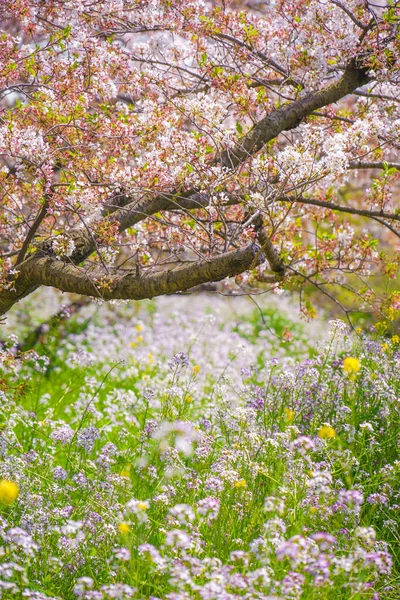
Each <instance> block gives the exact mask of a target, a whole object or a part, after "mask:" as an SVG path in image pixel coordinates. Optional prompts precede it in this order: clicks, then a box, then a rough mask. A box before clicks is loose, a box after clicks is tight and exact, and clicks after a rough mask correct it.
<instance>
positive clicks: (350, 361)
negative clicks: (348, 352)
mask: <svg viewBox="0 0 400 600" xmlns="http://www.w3.org/2000/svg"><path fill="white" fill-rule="evenodd" d="M360 368H361V363H360V361H359V360H358V358H354V357H352V356H347V357H346V358H345V359H344V361H343V371H344V372H345V373H348V374H349V375H352V374H355V373H358V371H359V370H360Z"/></svg>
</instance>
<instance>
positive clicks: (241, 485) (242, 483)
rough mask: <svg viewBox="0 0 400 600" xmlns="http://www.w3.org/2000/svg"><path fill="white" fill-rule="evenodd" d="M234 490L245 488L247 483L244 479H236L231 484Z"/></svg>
mask: <svg viewBox="0 0 400 600" xmlns="http://www.w3.org/2000/svg"><path fill="white" fill-rule="evenodd" d="M233 485H234V487H235V488H245V487H247V483H246V481H245V480H244V479H238V480H237V481H235V482H234V483H233Z"/></svg>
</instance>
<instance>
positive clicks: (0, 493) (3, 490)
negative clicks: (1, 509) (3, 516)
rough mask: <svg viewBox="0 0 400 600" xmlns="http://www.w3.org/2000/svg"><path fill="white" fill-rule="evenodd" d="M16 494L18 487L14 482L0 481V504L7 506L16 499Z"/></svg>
mask: <svg viewBox="0 0 400 600" xmlns="http://www.w3.org/2000/svg"><path fill="white" fill-rule="evenodd" d="M18 494H19V487H18V485H17V484H16V483H14V481H9V480H8V479H2V480H1V481H0V502H2V503H3V504H7V506H8V505H10V504H12V503H13V502H14V501H15V500H16V499H17V498H18Z"/></svg>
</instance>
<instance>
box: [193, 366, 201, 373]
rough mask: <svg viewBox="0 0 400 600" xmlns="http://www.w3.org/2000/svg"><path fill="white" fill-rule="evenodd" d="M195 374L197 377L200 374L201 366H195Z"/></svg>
mask: <svg viewBox="0 0 400 600" xmlns="http://www.w3.org/2000/svg"><path fill="white" fill-rule="evenodd" d="M193 373H194V374H195V375H197V374H198V373H200V367H199V365H194V367H193Z"/></svg>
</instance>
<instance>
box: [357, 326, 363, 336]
mask: <svg viewBox="0 0 400 600" xmlns="http://www.w3.org/2000/svg"><path fill="white" fill-rule="evenodd" d="M360 333H362V329H361V327H357V328H356V334H357V335H360Z"/></svg>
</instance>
